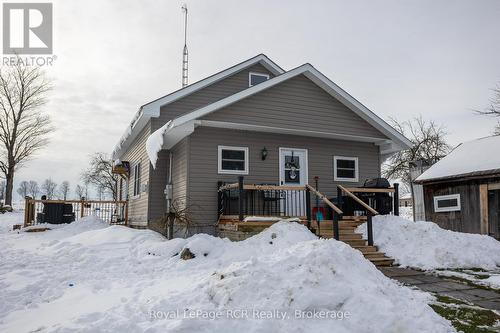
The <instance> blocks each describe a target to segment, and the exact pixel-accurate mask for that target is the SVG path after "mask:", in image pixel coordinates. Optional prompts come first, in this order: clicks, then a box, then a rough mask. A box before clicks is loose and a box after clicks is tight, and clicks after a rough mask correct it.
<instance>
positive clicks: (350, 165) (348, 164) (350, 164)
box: [337, 160, 356, 169]
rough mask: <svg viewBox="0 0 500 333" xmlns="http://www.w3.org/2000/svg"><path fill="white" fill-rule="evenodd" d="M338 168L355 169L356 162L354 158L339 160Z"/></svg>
mask: <svg viewBox="0 0 500 333" xmlns="http://www.w3.org/2000/svg"><path fill="white" fill-rule="evenodd" d="M337 168H344V169H354V168H356V162H355V161H352V160H337Z"/></svg>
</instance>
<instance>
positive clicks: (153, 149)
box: [146, 120, 172, 169]
mask: <svg viewBox="0 0 500 333" xmlns="http://www.w3.org/2000/svg"><path fill="white" fill-rule="evenodd" d="M171 123H172V120H170V121H168V122H167V123H166V124H165V125H163V126H162V127H160V128H159V129H157V130H156V131H154V132H153V133H152V134H151V135H150V136H149V137H148V139H147V140H146V152H147V153H148V157H149V161H150V162H151V165H152V166H153V169H155V168H156V161H157V160H158V152H159V151H160V150H161V149H162V147H163V135H164V134H165V132H166V131H167V129H168V128H169V126H170V124H171Z"/></svg>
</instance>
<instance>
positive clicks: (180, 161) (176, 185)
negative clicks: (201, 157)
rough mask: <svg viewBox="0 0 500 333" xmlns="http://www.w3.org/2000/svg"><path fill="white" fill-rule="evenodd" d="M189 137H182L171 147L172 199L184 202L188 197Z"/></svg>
mask: <svg viewBox="0 0 500 333" xmlns="http://www.w3.org/2000/svg"><path fill="white" fill-rule="evenodd" d="M189 147H190V137H187V138H184V139H183V140H182V141H181V142H179V143H178V144H176V145H175V146H174V147H173V148H172V153H173V158H172V185H173V199H174V201H177V202H179V203H182V202H184V203H186V202H187V198H188V183H189V180H188V169H189V162H190V161H189Z"/></svg>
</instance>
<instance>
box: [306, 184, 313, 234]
mask: <svg viewBox="0 0 500 333" xmlns="http://www.w3.org/2000/svg"><path fill="white" fill-rule="evenodd" d="M306 217H307V229H311V219H312V218H311V191H309V188H307V187H306Z"/></svg>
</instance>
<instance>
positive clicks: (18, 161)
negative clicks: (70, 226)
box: [0, 62, 52, 205]
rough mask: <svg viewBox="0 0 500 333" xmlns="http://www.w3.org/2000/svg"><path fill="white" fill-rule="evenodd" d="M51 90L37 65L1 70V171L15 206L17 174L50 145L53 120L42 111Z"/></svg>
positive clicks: (2, 68) (8, 196)
mask: <svg viewBox="0 0 500 333" xmlns="http://www.w3.org/2000/svg"><path fill="white" fill-rule="evenodd" d="M50 89H51V86H50V83H49V82H48V81H47V80H46V79H45V74H44V72H43V71H42V70H41V69H40V68H39V67H35V66H23V65H22V63H21V62H17V65H15V66H2V67H1V69H0V171H1V172H2V173H3V174H4V176H5V180H6V190H5V203H6V204H7V205H11V204H12V189H13V185H14V173H15V172H16V170H18V169H19V168H20V167H21V166H22V165H23V163H24V162H26V161H27V160H28V159H29V158H30V157H31V156H32V155H33V154H34V153H35V152H37V151H38V150H39V149H41V148H43V147H45V146H46V145H47V143H48V139H47V134H48V133H49V132H50V131H51V129H52V128H51V126H50V118H49V117H48V115H46V114H43V113H42V112H41V107H42V106H43V105H45V104H46V102H47V99H46V95H47V92H48V91H49V90H50Z"/></svg>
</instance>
